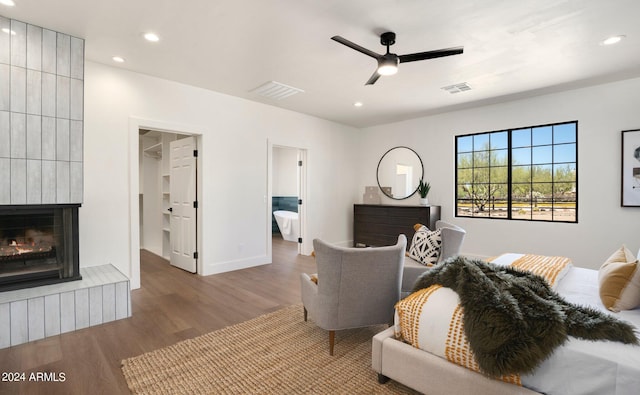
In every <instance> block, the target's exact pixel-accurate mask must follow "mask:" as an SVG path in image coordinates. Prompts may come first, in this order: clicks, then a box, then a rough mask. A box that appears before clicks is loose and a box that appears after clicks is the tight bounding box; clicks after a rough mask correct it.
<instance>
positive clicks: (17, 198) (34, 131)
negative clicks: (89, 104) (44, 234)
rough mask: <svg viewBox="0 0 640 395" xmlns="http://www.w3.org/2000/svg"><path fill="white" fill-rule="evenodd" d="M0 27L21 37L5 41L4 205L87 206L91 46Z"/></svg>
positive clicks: (0, 40)
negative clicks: (86, 103) (86, 97)
mask: <svg viewBox="0 0 640 395" xmlns="http://www.w3.org/2000/svg"><path fill="white" fill-rule="evenodd" d="M0 27H2V28H9V29H11V30H12V31H13V32H15V34H13V33H12V34H10V35H9V34H0V141H2V143H1V144H0V160H3V161H2V164H1V165H0V166H2V167H0V171H1V172H3V173H7V169H9V170H8V176H9V181H8V182H7V181H4V180H0V186H2V189H1V190H0V204H37V203H36V202H38V203H39V202H42V203H45V202H46V203H82V199H83V197H82V195H83V193H82V186H83V180H82V176H83V171H82V165H83V163H82V161H83V155H82V147H83V145H82V141H83V122H82V121H83V119H84V40H82V39H80V38H76V37H71V36H70V35H68V34H64V33H58V32H55V31H52V30H49V29H43V28H41V27H38V26H35V25H30V24H27V23H24V22H20V21H16V20H11V19H8V18H5V17H0ZM7 142H8V143H7ZM6 159H11V160H10V161H8V162H7V160H6ZM18 159H20V160H22V161H18ZM24 159H27V160H29V161H33V160H38V161H42V163H41V165H40V166H37V165H36V164H35V163H31V162H29V165H28V166H27V165H26V162H25V161H24ZM45 161H53V166H52V164H51V163H47V164H45ZM70 162H74V164H73V165H71V166H70ZM7 164H8V167H6V166H7ZM14 165H15V167H14ZM4 175H6V174H4ZM14 177H15V178H14ZM38 182H39V183H40V185H36V184H37V183H38Z"/></svg>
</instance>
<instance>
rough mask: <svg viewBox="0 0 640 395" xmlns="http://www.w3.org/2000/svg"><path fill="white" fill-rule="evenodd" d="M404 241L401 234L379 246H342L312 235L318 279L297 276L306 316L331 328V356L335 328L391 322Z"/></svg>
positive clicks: (319, 324) (397, 292)
mask: <svg viewBox="0 0 640 395" xmlns="http://www.w3.org/2000/svg"><path fill="white" fill-rule="evenodd" d="M406 245H407V238H406V237H405V236H404V235H400V236H398V242H397V243H396V245H394V246H388V247H378V248H343V247H337V246H332V245H330V244H327V243H325V242H323V241H322V240H318V239H315V240H313V248H314V249H315V255H316V263H317V266H318V277H317V280H318V283H317V284H316V283H314V282H313V281H312V280H311V277H310V276H309V275H308V274H306V273H302V274H301V275H300V280H301V286H302V303H303V305H304V320H305V321H306V320H307V312H308V313H309V315H310V316H311V319H312V320H313V321H314V322H315V323H316V324H317V325H318V326H319V327H320V328H322V329H325V330H328V331H329V354H330V355H333V346H334V341H335V331H337V330H341V329H350V328H360V327H365V326H371V325H378V324H391V323H392V322H393V312H394V305H395V304H396V302H398V300H400V284H401V281H402V269H403V266H404V252H405V249H406Z"/></svg>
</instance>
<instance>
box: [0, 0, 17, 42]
mask: <svg viewBox="0 0 640 395" xmlns="http://www.w3.org/2000/svg"><path fill="white" fill-rule="evenodd" d="M0 1H1V0H0ZM2 32H3V33H6V34H10V35H12V36H15V35H16V32H14V31H13V30H11V29H9V28H6V27H4V28H2Z"/></svg>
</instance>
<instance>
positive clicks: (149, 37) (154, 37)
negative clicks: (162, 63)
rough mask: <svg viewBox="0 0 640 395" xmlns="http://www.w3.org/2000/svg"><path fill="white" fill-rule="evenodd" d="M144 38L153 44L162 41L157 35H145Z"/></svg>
mask: <svg viewBox="0 0 640 395" xmlns="http://www.w3.org/2000/svg"><path fill="white" fill-rule="evenodd" d="M144 38H145V40H147V41H151V42H153V43H155V42H158V41H160V37H158V35H157V34H155V33H145V34H144Z"/></svg>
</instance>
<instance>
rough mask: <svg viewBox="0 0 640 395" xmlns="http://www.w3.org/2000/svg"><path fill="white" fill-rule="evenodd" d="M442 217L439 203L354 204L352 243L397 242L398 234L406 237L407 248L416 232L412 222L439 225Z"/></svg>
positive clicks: (358, 244)
mask: <svg viewBox="0 0 640 395" xmlns="http://www.w3.org/2000/svg"><path fill="white" fill-rule="evenodd" d="M439 219H440V206H393V205H381V204H354V205H353V245H354V246H355V247H364V246H377V247H379V246H386V245H394V244H395V243H396V242H397V241H398V235H399V234H401V233H403V234H404V235H405V236H407V249H408V248H409V246H410V245H411V239H412V238H413V234H414V233H415V231H414V230H413V225H415V224H417V223H421V224H423V225H426V226H427V227H428V228H429V229H435V228H436V221H438V220H439Z"/></svg>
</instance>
